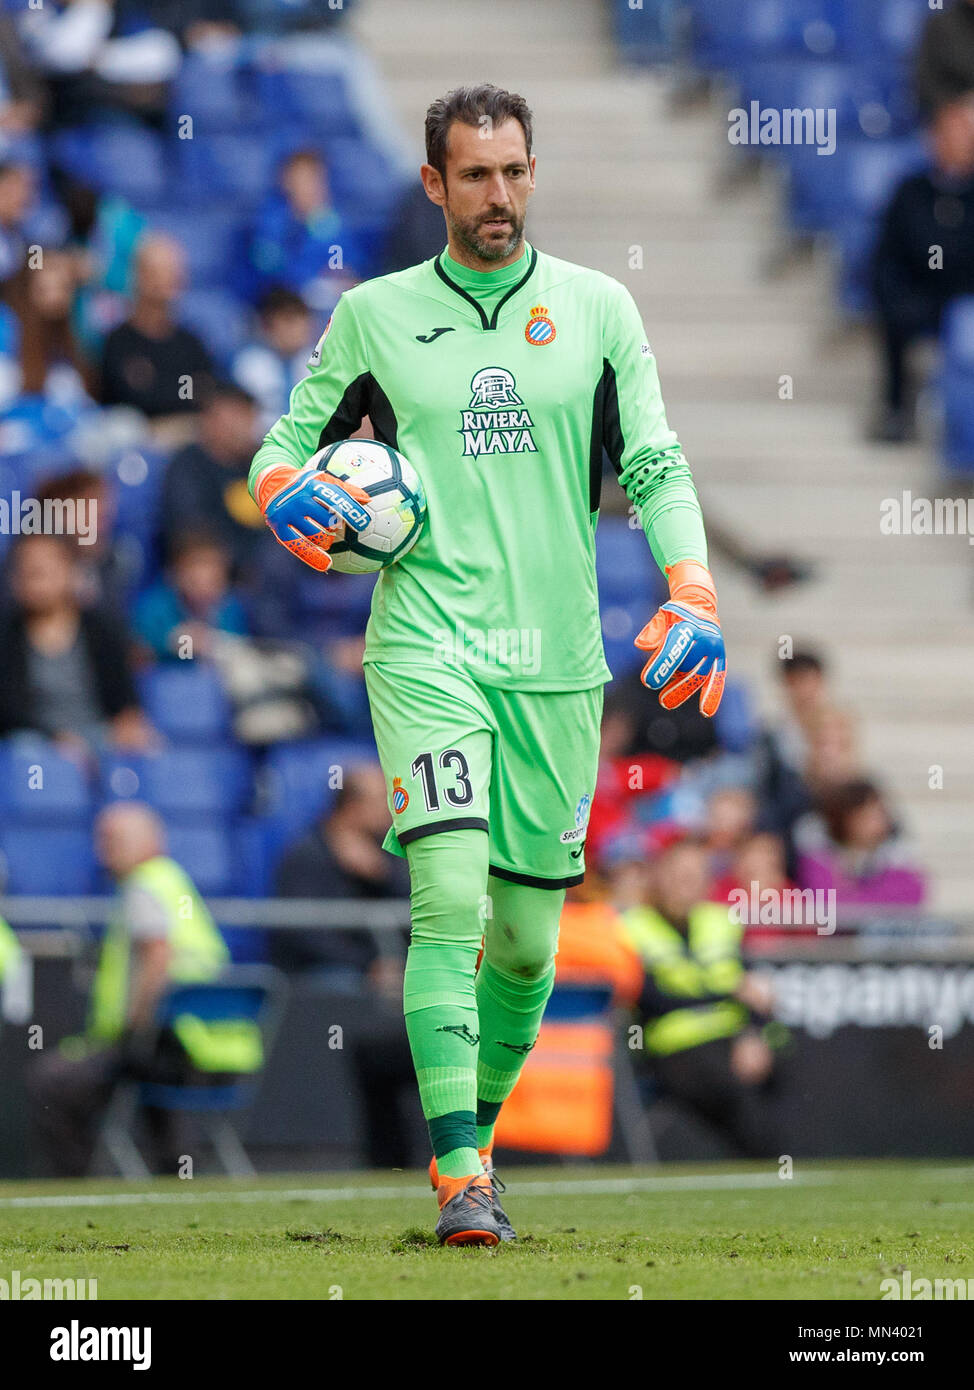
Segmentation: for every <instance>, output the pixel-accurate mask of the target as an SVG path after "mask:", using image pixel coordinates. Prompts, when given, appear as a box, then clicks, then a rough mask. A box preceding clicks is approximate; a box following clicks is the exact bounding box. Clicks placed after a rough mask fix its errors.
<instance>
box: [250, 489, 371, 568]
mask: <svg viewBox="0 0 974 1390" xmlns="http://www.w3.org/2000/svg"><path fill="white" fill-rule="evenodd" d="M256 501H257V505H258V507H259V508H260V510H261V511H262V512H263V514H264V520H265V521H266V522H267V524H268V526H269V527H270V528H271V530H272V531H273V532H274V535H275V536H276V537H277V539H278V540H279V541H280V542H281V545H283V546H286V547H287V549H288V550H290V552H291V554H292V555H296V556H297V557H298V559H299V560H303V561H304V563H305V564H306V565H310V566H311V568H312V569H316V570H321V571H322V572H323V573H324V572H326V571H327V570H330V569H331V556H330V555H329V554H328V551H329V550H330V548H331V547H332V546H333V545H334V543H335V541H336V540H337V539H338V538H339V536H340V535H341V534H342V527H343V526H351V528H352V530H353V531H364V530H365V528H366V527H367V526H368V524H369V522H370V521H371V519H372V516H371V513H370V511H369V504H370V502H371V498H370V497H369V494H368V493H367V492H364V491H363V490H362V488H360V487H356V486H355V484H354V483H346V482H343V481H342V479H341V478H333V477H331V475H330V474H328V473H319V472H318V471H317V469H314V468H291V467H289V466H288V465H287V464H278V465H277V466H275V467H273V468H268V469H266V470H265V471H264V472H263V473H261V475H260V477H259V478H258V479H257V488H256Z"/></svg>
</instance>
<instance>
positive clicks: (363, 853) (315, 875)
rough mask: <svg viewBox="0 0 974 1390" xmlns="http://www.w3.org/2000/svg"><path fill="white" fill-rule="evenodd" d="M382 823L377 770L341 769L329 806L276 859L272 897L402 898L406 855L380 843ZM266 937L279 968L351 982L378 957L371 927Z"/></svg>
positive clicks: (384, 814)
mask: <svg viewBox="0 0 974 1390" xmlns="http://www.w3.org/2000/svg"><path fill="white" fill-rule="evenodd" d="M388 828H389V806H388V801H387V799H386V785H385V778H384V777H383V775H382V770H381V768H380V767H379V766H378V764H363V765H362V766H360V767H353V768H349V769H347V770H346V771H345V774H344V779H343V784H342V787H341V789H340V790H339V792H338V795H337V797H336V798H335V803H334V805H333V806H332V808H331V810H330V811H329V812H328V813H327V814H326V815H324V816H322V817H321V818H320V819H319V820H318V821H317V823H316V824H315V825H314V827H313V828H312V829H311V830H309V831H308V833H307V834H306V835H304V836H303V837H302V838H301V839H300V840H299V841H298V842H297V843H296V844H295V845H293V846H292V847H291V849H290V850H288V852H287V853H286V854H285V856H284V858H283V859H282V860H281V863H280V866H279V867H278V870H277V875H276V892H277V895H278V897H281V898H361V899H370V898H402V897H408V895H409V873H408V870H407V868H406V862H405V860H403V859H399V858H398V857H397V856H396V855H391V854H387V853H386V851H385V850H383V848H382V840H383V837H384V835H385V833H386V831H387V830H388ZM271 943H272V945H271V955H272V959H273V960H274V963H275V964H276V965H279V966H280V967H281V969H283V970H287V971H291V972H294V971H301V972H302V973H304V972H309V971H310V972H313V973H314V974H315V976H317V977H319V978H323V979H329V980H334V981H336V982H346V983H349V984H352V985H358V984H361V982H362V981H363V980H364V979H365V978H366V976H367V975H368V973H369V971H370V970H371V968H372V967H373V966H374V965H375V963H376V961H377V960H378V959H379V951H378V948H377V946H376V943H375V939H374V938H373V936H372V935H371V933H369V932H367V931H362V930H357V929H356V930H348V931H345V930H341V929H336V930H325V931H316V930H314V929H309V930H308V931H304V930H302V929H291V930H288V931H280V932H276V933H275V934H274V935H273V936H272V938H271Z"/></svg>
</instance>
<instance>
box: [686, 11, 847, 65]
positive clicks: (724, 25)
mask: <svg viewBox="0 0 974 1390" xmlns="http://www.w3.org/2000/svg"><path fill="white" fill-rule="evenodd" d="M687 8H688V10H689V13H690V17H691V43H692V50H693V58H694V61H695V62H696V63H698V64H699V65H700V66H701V67H705V68H729V69H731V70H735V69H736V68H737V67H738V66H739V65H740V64H741V63H744V62H747V61H748V60H751V59H754V58H759V57H770V56H772V55H780V54H786V53H809V54H813V55H815V56H816V57H825V56H828V55H829V54H831V53H833V52H834V50H835V47H836V43H837V35H836V31H835V25H834V20H833V12H832V7H831V6H830V4H829V3H828V0H740V3H738V4H736V5H728V4H727V3H726V0H688V4H687Z"/></svg>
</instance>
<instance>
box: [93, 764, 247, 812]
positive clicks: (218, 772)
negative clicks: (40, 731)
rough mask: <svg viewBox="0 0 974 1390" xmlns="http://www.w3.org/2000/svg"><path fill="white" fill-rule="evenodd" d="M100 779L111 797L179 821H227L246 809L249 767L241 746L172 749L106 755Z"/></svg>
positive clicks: (108, 796)
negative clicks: (134, 800) (142, 803)
mask: <svg viewBox="0 0 974 1390" xmlns="http://www.w3.org/2000/svg"><path fill="white" fill-rule="evenodd" d="M102 779H103V784H102V785H103V791H104V794H105V796H106V798H107V799H110V800H113V799H126V798H127V797H138V798H139V799H140V800H143V801H146V802H148V804H149V805H150V806H152V807H154V808H155V809H156V810H157V811H158V812H159V813H160V815H162V816H163V817H178V818H179V819H180V820H181V821H182V820H192V819H200V820H208V819H210V818H213V817H217V818H221V819H226V818H229V817H232V816H236V815H237V814H238V813H239V812H241V811H242V810H244V809H245V808H246V805H247V803H248V801H249V799H250V794H251V791H252V787H253V769H252V767H251V764H250V759H249V757H248V755H247V753H245V752H244V750H243V749H241V748H209V747H198V748H192V747H190V748H185V747H177V748H167V749H164V750H163V751H162V752H160V753H151V754H146V755H144V756H141V757H132V756H129V755H126V754H124V753H110V754H108V755H106V757H104V758H103V759H102Z"/></svg>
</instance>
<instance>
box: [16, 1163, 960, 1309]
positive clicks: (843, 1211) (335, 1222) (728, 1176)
mask: <svg viewBox="0 0 974 1390" xmlns="http://www.w3.org/2000/svg"><path fill="white" fill-rule="evenodd" d="M503 1176H504V1178H505V1181H506V1182H507V1183H508V1197H507V1198H506V1199H505V1204H506V1206H507V1209H508V1212H509V1214H510V1216H511V1218H512V1220H513V1221H514V1224H515V1226H516V1227H517V1229H518V1232H519V1234H520V1235H521V1237H522V1239H521V1240H520V1241H519V1242H518V1243H517V1244H516V1245H507V1246H500V1247H498V1248H497V1249H496V1250H493V1251H488V1250H441V1249H440V1248H439V1247H437V1246H436V1245H435V1244H434V1243H433V1242H432V1236H431V1230H432V1225H433V1221H434V1219H435V1206H434V1202H433V1198H432V1196H431V1195H430V1194H429V1192H428V1190H425V1189H424V1187H423V1183H422V1179H421V1177H420V1175H418V1174H401V1173H396V1174H370V1175H361V1174H357V1175H354V1176H350V1175H336V1174H329V1175H327V1176H324V1177H319V1176H309V1175H307V1174H301V1175H300V1176H293V1175H291V1176H287V1177H281V1176H274V1177H263V1178H259V1179H255V1180H254V1181H252V1182H243V1183H241V1182H235V1181H232V1180H221V1179H200V1178H197V1179H195V1180H193V1181H191V1182H178V1181H174V1180H173V1181H170V1180H168V1179H166V1180H156V1181H154V1182H145V1183H140V1184H132V1183H121V1182H109V1181H92V1182H78V1183H57V1184H40V1183H33V1184H27V1183H6V1184H0V1278H4V1279H9V1278H10V1275H11V1272H12V1271H13V1270H15V1269H17V1270H19V1271H20V1276H21V1279H25V1278H27V1277H29V1276H32V1277H35V1278H42V1279H43V1278H45V1277H47V1278H62V1279H63V1278H72V1277H73V1278H81V1277H85V1278H96V1279H97V1280H98V1297H99V1299H102V1300H104V1299H117V1298H126V1299H127V1298H134V1299H156V1298H175V1299H238V1298H252V1299H287V1298H316V1299H327V1298H330V1297H343V1298H345V1299H424V1300H430V1299H443V1298H450V1299H467V1298H469V1299H478V1300H479V1299H629V1298H632V1297H634V1296H639V1295H638V1294H634V1293H633V1289H634V1287H635V1288H637V1289H639V1290H641V1296H642V1297H643V1298H647V1299H654V1298H683V1299H688V1298H706V1299H739V1298H743V1299H845V1298H853V1299H878V1298H879V1297H880V1294H881V1289H880V1281H881V1280H882V1279H884V1278H887V1277H889V1276H890V1275H894V1276H895V1275H896V1274H898V1273H899V1272H900V1271H901V1270H902V1269H909V1270H910V1271H911V1272H912V1275H913V1278H914V1280H916V1279H918V1278H921V1277H926V1278H929V1279H935V1278H951V1279H957V1278H965V1279H968V1278H974V1239H972V1237H974V1194H972V1192H971V1186H970V1183H971V1179H972V1177H974V1170H972V1169H971V1167H970V1165H967V1166H963V1165H960V1164H945V1163H927V1164H924V1163H910V1164H907V1163H901V1164H885V1163H884V1164H880V1163H860V1164H856V1165H850V1164H847V1163H846V1164H837V1163H836V1164H816V1165H804V1164H801V1163H799V1164H796V1170H795V1176H794V1178H793V1179H791V1180H789V1181H783V1180H780V1179H779V1178H778V1177H777V1170H776V1167H775V1166H774V1165H760V1166H759V1165H753V1164H752V1165H736V1166H734V1167H730V1166H727V1165H709V1166H706V1167H700V1166H697V1167H687V1166H684V1165H680V1166H669V1165H668V1166H666V1167H664V1168H653V1169H649V1168H641V1169H630V1168H618V1167H616V1168H605V1167H572V1168H565V1167H562V1168H543V1169H542V1168H531V1169H521V1170H517V1169H509V1170H507V1169H505V1170H504V1171H503ZM627 1183H628V1184H629V1186H630V1190H609V1191H606V1190H604V1189H605V1187H606V1186H607V1185H608V1184H627ZM125 1193H130V1194H131V1193H150V1194H151V1195H152V1196H161V1197H163V1198H166V1199H169V1200H164V1201H160V1202H137V1203H131V1204H119V1203H117V1202H116V1201H115V1200H114V1199H115V1198H117V1197H119V1196H120V1195H122V1194H125ZM328 1193H330V1194H331V1196H328V1195H327V1194H328ZM99 1195H100V1196H105V1195H110V1196H112V1198H113V1201H112V1203H111V1204H91V1205H82V1206H77V1205H72V1206H34V1205H30V1202H31V1201H32V1200H35V1199H36V1198H39V1197H40V1198H50V1197H72V1198H75V1199H77V1198H79V1197H84V1196H99ZM173 1198H174V1199H175V1200H172V1199H173ZM12 1199H14V1201H12ZM16 1199H20V1200H16ZM25 1199H26V1200H25Z"/></svg>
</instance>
